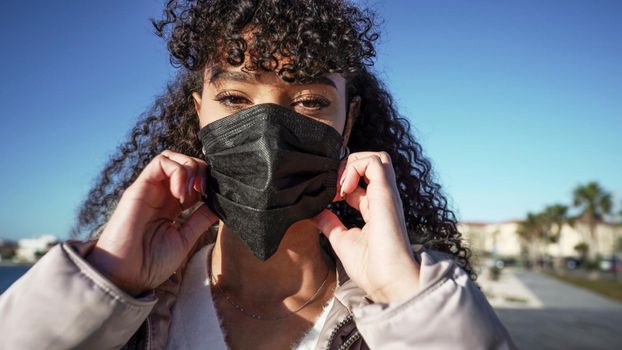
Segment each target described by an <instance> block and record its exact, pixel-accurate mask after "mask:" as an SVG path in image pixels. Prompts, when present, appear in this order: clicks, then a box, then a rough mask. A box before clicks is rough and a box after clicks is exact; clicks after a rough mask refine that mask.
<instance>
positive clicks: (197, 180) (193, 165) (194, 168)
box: [162, 150, 207, 199]
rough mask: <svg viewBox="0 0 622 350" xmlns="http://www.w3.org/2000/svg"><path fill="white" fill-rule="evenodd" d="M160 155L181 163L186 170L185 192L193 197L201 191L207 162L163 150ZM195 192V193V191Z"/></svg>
mask: <svg viewBox="0 0 622 350" xmlns="http://www.w3.org/2000/svg"><path fill="white" fill-rule="evenodd" d="M162 155H163V156H165V157H167V158H169V159H171V160H174V161H176V162H177V163H179V164H181V165H183V166H184V167H185V168H186V171H187V172H188V178H187V185H186V186H187V187H186V193H188V195H189V196H190V197H193V199H196V198H194V197H196V196H197V194H198V193H202V192H203V189H202V184H203V183H204V181H205V174H206V172H207V163H206V162H205V161H204V160H201V159H198V158H194V157H190V156H187V155H185V154H182V153H177V152H173V151H171V150H165V151H163V152H162ZM195 192H196V193H195Z"/></svg>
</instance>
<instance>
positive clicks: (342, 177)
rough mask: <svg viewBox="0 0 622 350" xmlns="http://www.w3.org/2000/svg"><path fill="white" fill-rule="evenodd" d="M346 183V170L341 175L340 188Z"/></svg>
mask: <svg viewBox="0 0 622 350" xmlns="http://www.w3.org/2000/svg"><path fill="white" fill-rule="evenodd" d="M344 181H346V170H344V171H343V173H341V179H340V180H339V186H343V182H344Z"/></svg>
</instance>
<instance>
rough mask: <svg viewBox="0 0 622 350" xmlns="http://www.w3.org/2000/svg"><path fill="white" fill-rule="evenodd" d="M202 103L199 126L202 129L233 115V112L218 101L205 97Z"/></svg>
mask: <svg viewBox="0 0 622 350" xmlns="http://www.w3.org/2000/svg"><path fill="white" fill-rule="evenodd" d="M202 101H203V103H202V104H201V113H199V124H200V126H201V127H204V126H205V125H207V124H209V123H212V122H215V121H217V120H219V119H222V118H225V117H226V116H228V115H229V114H231V112H230V111H227V110H226V109H225V108H224V107H223V106H222V104H220V103H219V102H218V101H214V100H213V99H210V98H206V97H205V96H204V97H203V99H202Z"/></svg>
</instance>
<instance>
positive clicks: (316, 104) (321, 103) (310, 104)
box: [293, 97, 330, 111]
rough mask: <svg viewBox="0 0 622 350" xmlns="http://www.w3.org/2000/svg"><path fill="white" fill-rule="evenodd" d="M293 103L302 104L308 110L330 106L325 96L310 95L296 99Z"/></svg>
mask: <svg viewBox="0 0 622 350" xmlns="http://www.w3.org/2000/svg"><path fill="white" fill-rule="evenodd" d="M293 104H294V105H298V106H302V107H303V108H305V109H309V110H314V111H315V110H320V109H322V108H325V107H328V106H330V101H328V100H327V99H325V98H318V97H311V98H303V99H300V100H298V101H294V103H293Z"/></svg>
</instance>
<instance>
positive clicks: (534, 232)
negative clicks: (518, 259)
mask: <svg viewBox="0 0 622 350" xmlns="http://www.w3.org/2000/svg"><path fill="white" fill-rule="evenodd" d="M517 233H518V236H519V237H520V238H521V239H522V241H523V243H524V244H525V245H526V247H527V251H528V255H529V262H530V264H531V265H532V266H533V265H534V264H536V263H537V262H538V260H542V255H543V254H542V249H541V248H542V242H543V240H544V238H546V237H547V236H548V228H547V224H546V218H545V216H544V215H543V214H542V213H535V214H534V213H527V217H526V218H525V220H523V221H521V223H520V224H519V226H518V231H517Z"/></svg>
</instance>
